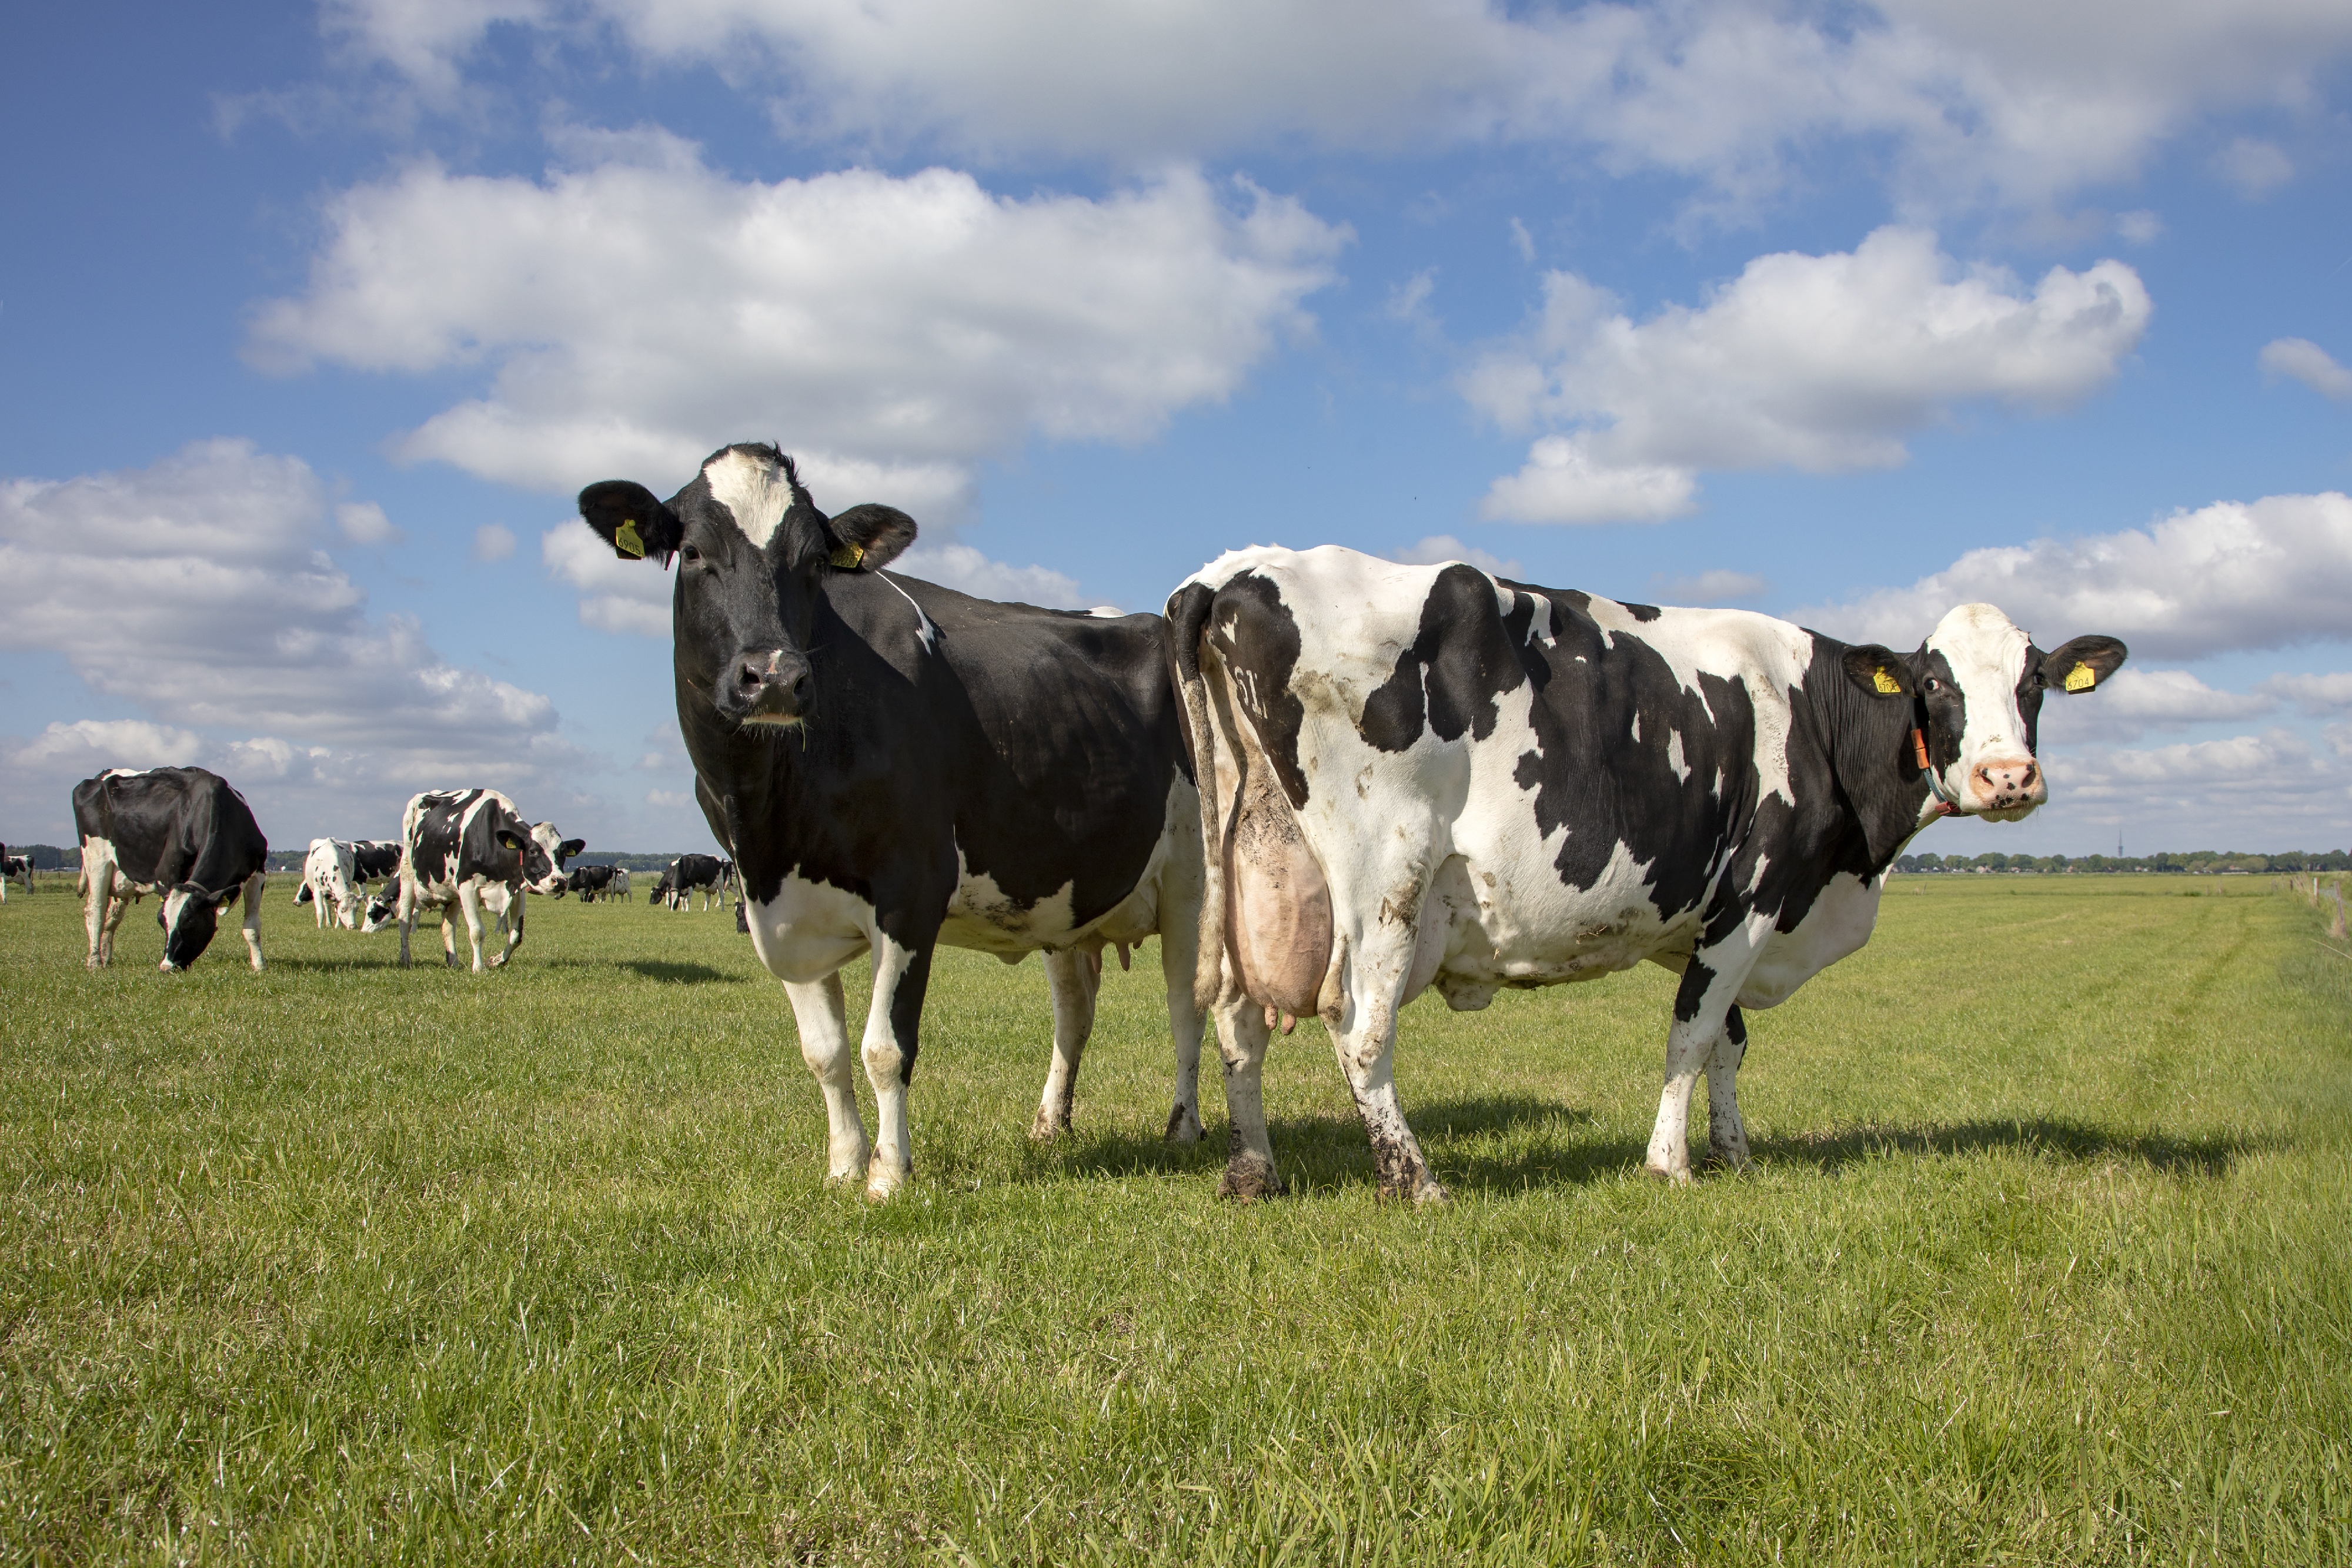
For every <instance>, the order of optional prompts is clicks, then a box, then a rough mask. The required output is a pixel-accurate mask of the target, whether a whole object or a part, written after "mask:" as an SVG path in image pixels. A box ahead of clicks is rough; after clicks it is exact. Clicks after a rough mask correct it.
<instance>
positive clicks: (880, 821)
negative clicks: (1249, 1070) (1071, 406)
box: [580, 444, 1201, 1198]
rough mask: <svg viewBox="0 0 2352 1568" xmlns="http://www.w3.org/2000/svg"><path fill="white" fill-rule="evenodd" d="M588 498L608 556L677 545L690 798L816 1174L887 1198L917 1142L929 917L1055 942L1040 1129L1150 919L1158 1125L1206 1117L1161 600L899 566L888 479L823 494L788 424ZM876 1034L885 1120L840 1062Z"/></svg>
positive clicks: (1193, 858) (949, 938)
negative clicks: (1160, 1038)
mask: <svg viewBox="0 0 2352 1568" xmlns="http://www.w3.org/2000/svg"><path fill="white" fill-rule="evenodd" d="M580 511H581V515H582V517H584V518H585V519H586V521H587V523H588V525H589V527H591V528H593V529H595V531H596V533H597V535H598V537H600V538H603V539H604V542H605V543H606V544H607V545H609V546H611V547H612V549H614V552H615V553H616V554H617V555H618V556H619V557H620V558H621V559H625V560H636V561H644V560H646V558H647V557H651V558H653V563H658V564H659V565H660V566H663V567H667V565H668V564H669V563H670V561H671V560H672V559H673V558H675V559H676V560H677V587H676V589H675V591H674V593H673V615H672V620H673V625H674V646H673V657H674V661H675V668H676V674H677V704H678V709H677V711H678V723H679V727H680V728H681V729H682V730H683V731H684V734H685V739H686V748H687V751H688V755H689V756H690V757H691V758H693V761H694V768H695V776H696V777H695V798H696V800H697V801H698V803H699V804H700V806H701V807H702V811H703V816H704V819H705V820H706V821H708V822H709V824H710V830H711V833H712V835H713V836H714V837H715V838H716V839H717V840H718V841H719V842H720V843H721V844H724V845H725V846H726V847H727V849H728V852H729V853H730V854H731V855H732V856H734V857H735V859H736V860H737V861H738V862H740V865H741V871H742V880H741V883H740V889H741V899H742V907H744V908H746V909H748V911H749V915H748V921H749V924H750V926H751V941H752V945H753V946H754V948H755V949H756V950H757V951H758V953H759V955H760V958H761V962H762V963H763V964H765V965H766V966H767V967H768V969H769V971H770V972H771V973H772V974H774V975H775V976H777V977H779V978H780V979H782V981H783V982H784V990H785V994H786V996H787V997H788V998H790V999H791V1002H792V1007H793V1017H794V1019H797V1020H798V1023H799V1026H800V1040H801V1051H802V1055H803V1059H804V1060H805V1061H807V1063H808V1065H809V1068H810V1070H811V1071H813V1072H814V1073H815V1075H816V1078H817V1082H818V1083H819V1085H820V1087H821V1089H822V1092H823V1093H824V1103H825V1115H826V1121H827V1124H828V1135H827V1140H826V1168H827V1173H828V1176H829V1177H830V1178H831V1179H833V1180H836V1181H852V1180H856V1179H857V1178H859V1177H860V1176H863V1177H864V1180H865V1183H866V1194H867V1196H868V1197H876V1198H882V1197H888V1196H890V1195H891V1194H892V1193H894V1192H896V1191H897V1190H898V1188H899V1186H901V1185H902V1184H903V1183H904V1182H905V1181H906V1179H907V1176H908V1171H909V1170H910V1169H911V1168H912V1166H911V1162H910V1159H909V1156H908V1132H907V1093H908V1082H910V1081H911V1079H912V1077H913V1074H914V1067H915V1056H916V1051H917V1050H918V1047H919V1040H918V1038H917V1037H918V1030H919V1022H920V1019H921V1017H922V1009H923V998H924V995H925V992H926V989H927V988H928V986H929V979H930V971H931V956H932V951H933V948H934V947H935V946H936V945H937V944H939V943H940V942H943V941H944V942H948V943H950V944H953V945H955V946H966V947H974V948H978V949H981V950H982V951H984V952H991V953H994V954H996V955H997V956H1000V957H1002V958H1004V959H1005V960H1007V961H1008V962H1017V961H1019V959H1020V958H1021V957H1022V956H1024V955H1026V954H1028V953H1031V952H1035V951H1038V950H1041V949H1042V950H1043V951H1044V952H1045V972H1046V975H1047V977H1048V978H1049V980H1050V982H1051V984H1052V988H1053V993H1054V1058H1053V1065H1052V1068H1051V1070H1050V1071H1049V1072H1048V1073H1047V1076H1046V1080H1045V1093H1044V1095H1043V1096H1042V1097H1041V1102H1040V1103H1039V1106H1038V1111H1037V1119H1036V1121H1035V1123H1034V1125H1033V1128H1032V1130H1033V1132H1034V1134H1036V1135H1038V1136H1041V1137H1042V1136H1047V1135H1051V1134H1054V1133H1055V1132H1056V1131H1058V1130H1060V1129H1062V1128H1066V1127H1067V1126H1068V1125H1069V1121H1070V1103H1071V1096H1072V1094H1073V1092H1074V1090H1075V1084H1076V1071H1077V1067H1078V1060H1079V1055H1080V1052H1081V1051H1083V1050H1084V1048H1085V1045H1086V1041H1087V1034H1088V1031H1089V1030H1091V1029H1092V1027H1093V1022H1094V1011H1095V999H1096V995H1097V992H1096V987H1097V982H1098V979H1099V973H1100V955H1101V950H1102V948H1103V947H1104V946H1107V945H1115V944H1116V945H1125V944H1129V943H1133V942H1136V941H1139V940H1140V939H1141V938H1143V937H1144V936H1150V935H1152V934H1155V933H1156V934H1158V935H1159V936H1160V938H1161V944H1162V948H1163V964H1164V976H1165V978H1166V980H1167V983H1168V1009H1169V1024H1170V1029H1171V1033H1172V1034H1173V1035H1174V1038H1175V1043H1176V1061H1177V1071H1176V1094H1175V1105H1174V1108H1173V1109H1172V1110H1171V1113H1170V1115H1169V1119H1168V1134H1169V1135H1170V1136H1171V1137H1174V1138H1181V1139H1193V1138H1198V1137H1199V1136H1200V1135H1201V1124H1200V1114H1199V1108H1198V1103H1197V1100H1196V1087H1195V1083H1194V1077H1195V1072H1196V1070H1197V1067H1198V1064H1199V1052H1200V1038H1201V1019H1200V1016H1199V1014H1198V1012H1197V1011H1196V1010H1195V1009H1194V1008H1193V1005H1192V969H1193V945H1194V943H1195V941H1196V940H1197V938H1198V925H1197V921H1196V918H1195V912H1196V910H1197V908H1198V903H1199V898H1200V885H1201V882H1200V879H1201V871H1200V812H1199V806H1198V803H1197V801H1196V800H1195V799H1194V797H1193V792H1192V781H1191V779H1190V777H1189V775H1188V771H1187V762H1186V758H1185V755H1184V743H1183V737H1182V733H1181V729H1180V727H1179V726H1178V720H1177V715H1176V706H1175V701H1174V695H1173V692H1172V691H1171V684H1170V681H1169V676H1168V666H1167V643H1166V638H1165V634H1164V631H1163V625H1162V622H1160V618H1159V617H1157V616H1153V615H1129V616H1118V615H1108V616H1105V615H1092V614H1085V613H1077V612H1064V611H1052V610H1040V609H1037V608H1035V607H1034V606H1032V605H1026V604H998V603H991V602H989V601H983V600H978V599H972V598H970V597H968V596H966V595H964V594H961V593H958V592H955V591H952V590H950V589H945V588H940V587H938V586H936V585H934V584H932V583H928V582H924V581H921V580H918V579H914V578H904V577H898V576H896V575H894V574H890V573H887V572H886V571H884V570H881V569H883V568H885V567H887V566H888V565H889V563H890V562H891V561H892V560H893V559H896V558H897V557H898V554H899V553H900V552H901V551H902V550H904V549H906V548H907V547H908V545H909V544H911V543H912V542H913V541H914V538H915V521H914V519H913V518H911V517H908V516H907V515H906V514H905V513H903V512H899V511H897V510H894V509H893V508H891V507H880V506H861V507H851V508H849V509H848V510H846V511H845V512H842V513H841V514H839V515H838V516H836V517H827V516H826V515H825V514H824V512H823V511H821V510H819V509H818V507H817V505H816V502H815V501H814V498H813V497H811V496H810V495H809V493H808V491H807V489H806V488H805V487H804V486H803V485H802V483H801V480H800V476H799V474H798V473H797V472H796V471H795V470H794V468H793V464H792V462H791V460H790V459H788V458H786V457H785V456H784V455H782V453H780V452H778V451H777V450H776V449H775V448H773V447H772V446H765V445H754V444H740V445H734V446H729V447H725V448H723V449H721V450H720V451H718V452H715V453H713V454H712V455H710V456H709V458H707V459H706V460H705V461H704V463H703V465H702V467H701V471H700V472H699V473H698V475H697V476H695V477H694V479H693V480H692V482H690V483H689V484H688V485H687V486H686V487H685V488H684V489H682V490H679V491H678V492H677V494H675V495H673V496H672V497H670V498H669V499H668V500H667V501H663V500H661V499H659V498H658V497H656V496H655V495H654V494H653V492H651V491H650V490H647V489H646V487H645V486H642V485H636V484H632V483H630V482H627V481H625V480H614V481H611V482H609V483H605V484H601V485H592V486H589V487H588V488H587V489H585V490H583V491H582V492H581V494H580ZM653 563H648V564H647V566H646V570H654V564H653ZM674 887H675V884H674ZM672 895H673V896H675V892H673V894H672ZM860 954H865V955H868V956H871V958H872V960H873V975H874V995H873V1000H872V1005H871V1006H870V1007H869V1009H867V1011H866V1038H865V1042H864V1045H863V1048H862V1050H861V1049H860V1048H858V1047H856V1046H854V1045H853V1044H852V1043H851V1040H850V1038H849V1035H848V1033H847V1026H846V1022H845V998H844V996H843V992H842V984H841V977H840V970H841V968H842V967H843V966H844V965H845V964H847V963H849V962H850V961H851V959H853V958H854V957H856V956H858V955H860ZM861 1057H862V1059H863V1061H864V1063H865V1068H866V1080H867V1082H869V1083H870V1084H872V1086H873V1089H874V1093H875V1104H876V1113H877V1120H878V1122H879V1124H880V1130H879V1136H878V1140H877V1142H875V1143H873V1144H871V1145H869V1144H868V1142H867V1139H866V1128H865V1124H864V1123H863V1122H861V1121H860V1120H859V1117H858V1112H857V1103H856V1094H855V1092H853V1087H852V1082H851V1075H852V1073H853V1072H854V1071H856V1065H857V1063H858V1061H859V1060H860V1058H861Z"/></svg>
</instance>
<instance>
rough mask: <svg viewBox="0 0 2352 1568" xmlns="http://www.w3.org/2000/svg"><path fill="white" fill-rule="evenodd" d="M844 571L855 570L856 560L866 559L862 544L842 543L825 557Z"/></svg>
mask: <svg viewBox="0 0 2352 1568" xmlns="http://www.w3.org/2000/svg"><path fill="white" fill-rule="evenodd" d="M825 559H828V560H830V561H831V562H832V563H833V564H834V565H835V566H837V567H839V568H841V570H844V571H856V570H857V565H858V562H860V561H862V560H864V559H866V547H865V546H864V545H844V546H842V547H841V548H840V549H837V550H835V551H834V552H833V554H832V555H830V556H828V557H826V558H825Z"/></svg>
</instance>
